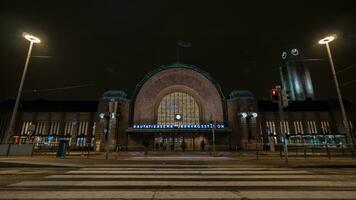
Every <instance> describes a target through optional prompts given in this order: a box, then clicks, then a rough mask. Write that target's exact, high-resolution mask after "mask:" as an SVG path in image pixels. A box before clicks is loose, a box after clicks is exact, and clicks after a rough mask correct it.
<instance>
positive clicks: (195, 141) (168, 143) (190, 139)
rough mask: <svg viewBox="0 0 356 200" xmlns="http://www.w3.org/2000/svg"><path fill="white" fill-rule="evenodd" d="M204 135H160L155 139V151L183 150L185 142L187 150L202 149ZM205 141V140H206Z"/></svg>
mask: <svg viewBox="0 0 356 200" xmlns="http://www.w3.org/2000/svg"><path fill="white" fill-rule="evenodd" d="M204 139H205V138H204V136H203V135H194V136H193V135H192V136H181V135H174V136H173V135H167V136H164V135H160V136H156V137H155V140H154V143H155V144H154V147H155V151H177V152H179V151H183V149H182V144H183V141H184V143H185V151H201V150H202V149H201V148H202V142H203V141H204ZM204 142H205V141H204ZM205 144H206V143H205Z"/></svg>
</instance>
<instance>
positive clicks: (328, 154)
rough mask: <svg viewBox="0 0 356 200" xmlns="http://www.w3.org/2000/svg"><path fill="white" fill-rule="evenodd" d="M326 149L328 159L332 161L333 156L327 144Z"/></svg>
mask: <svg viewBox="0 0 356 200" xmlns="http://www.w3.org/2000/svg"><path fill="white" fill-rule="evenodd" d="M325 148H326V154H327V156H328V158H329V160H330V159H331V155H330V151H329V147H328V144H325Z"/></svg>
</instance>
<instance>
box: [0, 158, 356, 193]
mask: <svg viewBox="0 0 356 200" xmlns="http://www.w3.org/2000/svg"><path fill="white" fill-rule="evenodd" d="M0 199H168V200H169V199H175V200H179V199H289V200H291V199H318V200H320V199H356V174H352V173H349V174H345V173H343V174H335V173H333V174H327V173H325V172H321V173H316V170H308V169H291V168H269V167H256V166H250V167H249V166H234V165H230V166H218V165H217V166H205V165H201V166H190V165H151V166H150V165H145V164H141V165H140V164H138V165H126V166H125V165H108V166H105V165H102V166H95V165H94V166H91V167H83V168H78V169H76V170H68V171H65V172H63V173H58V174H53V175H48V176H45V177H43V178H41V179H39V180H26V181H21V182H18V183H12V184H9V185H7V187H6V188H1V189H0Z"/></svg>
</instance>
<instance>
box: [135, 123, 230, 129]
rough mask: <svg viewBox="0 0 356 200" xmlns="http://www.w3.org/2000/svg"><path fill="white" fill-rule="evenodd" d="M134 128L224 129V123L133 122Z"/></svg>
mask: <svg viewBox="0 0 356 200" xmlns="http://www.w3.org/2000/svg"><path fill="white" fill-rule="evenodd" d="M132 128H134V129H177V128H178V129H212V128H216V129H224V128H225V125H224V124H215V125H214V124H181V125H169V124H135V125H133V126H132Z"/></svg>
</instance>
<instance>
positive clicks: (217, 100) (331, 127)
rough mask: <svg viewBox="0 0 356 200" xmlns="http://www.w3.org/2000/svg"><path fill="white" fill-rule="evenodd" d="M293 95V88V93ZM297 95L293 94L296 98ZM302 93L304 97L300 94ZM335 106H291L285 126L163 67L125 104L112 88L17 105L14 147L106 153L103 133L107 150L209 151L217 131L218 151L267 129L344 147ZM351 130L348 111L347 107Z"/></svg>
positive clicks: (7, 108)
mask: <svg viewBox="0 0 356 200" xmlns="http://www.w3.org/2000/svg"><path fill="white" fill-rule="evenodd" d="M296 91H299V90H296ZM298 94H299V93H298ZM303 95H305V94H304V93H303ZM12 105H13V100H11V99H8V100H5V101H2V102H1V103H0V134H1V137H2V138H4V134H5V130H6V127H7V125H8V121H9V118H10V113H11V107H12ZM337 105H338V104H335V103H334V102H329V101H315V100H307V101H292V102H291V103H290V106H289V107H288V108H286V109H285V112H284V121H281V120H280V118H279V115H278V106H277V104H275V103H272V102H271V101H259V100H257V99H256V98H255V97H254V95H253V93H252V92H250V91H247V90H236V91H233V92H231V93H230V95H229V96H228V97H225V96H224V94H223V93H222V90H221V88H220V86H219V84H218V83H217V82H216V81H215V80H214V79H213V78H212V77H211V76H210V75H209V74H208V73H207V72H205V71H203V70H201V69H199V68H197V67H195V66H192V65H186V64H181V63H176V64H173V65H165V66H161V67H159V68H157V69H156V70H153V71H152V72H149V73H147V74H146V76H145V77H144V78H143V79H142V81H140V82H139V83H138V85H137V86H136V89H135V91H134V93H133V95H132V97H131V98H128V97H127V95H126V93H125V92H124V91H117V90H110V91H108V92H105V93H104V94H103V96H102V97H101V98H100V99H99V100H98V101H46V100H39V101H22V102H21V105H20V109H19V113H18V117H17V120H16V131H15V132H16V135H14V136H13V137H12V141H14V142H18V143H19V142H22V143H26V142H32V143H35V144H36V145H38V146H53V145H58V142H59V140H61V139H62V140H67V141H69V142H70V145H71V146H72V147H83V146H90V147H92V148H93V149H95V150H96V151H102V150H104V135H105V133H109V135H108V139H109V147H110V149H111V150H115V149H122V150H142V149H143V144H149V148H151V149H152V150H158V151H180V150H181V147H182V144H183V143H184V144H185V146H186V150H187V151H200V150H202V146H204V150H208V151H210V150H211V149H212V144H213V142H212V141H213V138H212V137H213V135H212V131H213V130H212V129H213V128H214V132H215V144H216V149H217V150H237V149H254V148H255V147H256V145H255V144H256V143H258V142H261V141H262V132H263V130H264V129H265V128H266V127H268V128H269V130H270V132H269V134H270V135H269V136H270V137H271V138H272V139H273V140H272V141H274V142H276V143H277V142H279V140H280V136H281V135H282V133H285V134H287V135H289V136H290V141H291V142H292V143H313V144H322V143H325V142H328V143H330V144H340V143H345V135H344V134H345V130H344V129H343V126H342V125H341V124H342V123H341V120H340V119H341V116H340V112H339V111H338V107H337ZM346 108H347V110H348V114H349V119H350V120H351V121H350V125H351V126H353V125H354V123H355V121H354V120H355V118H354V114H353V113H352V112H351V110H352V105H351V104H350V103H347V106H346Z"/></svg>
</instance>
